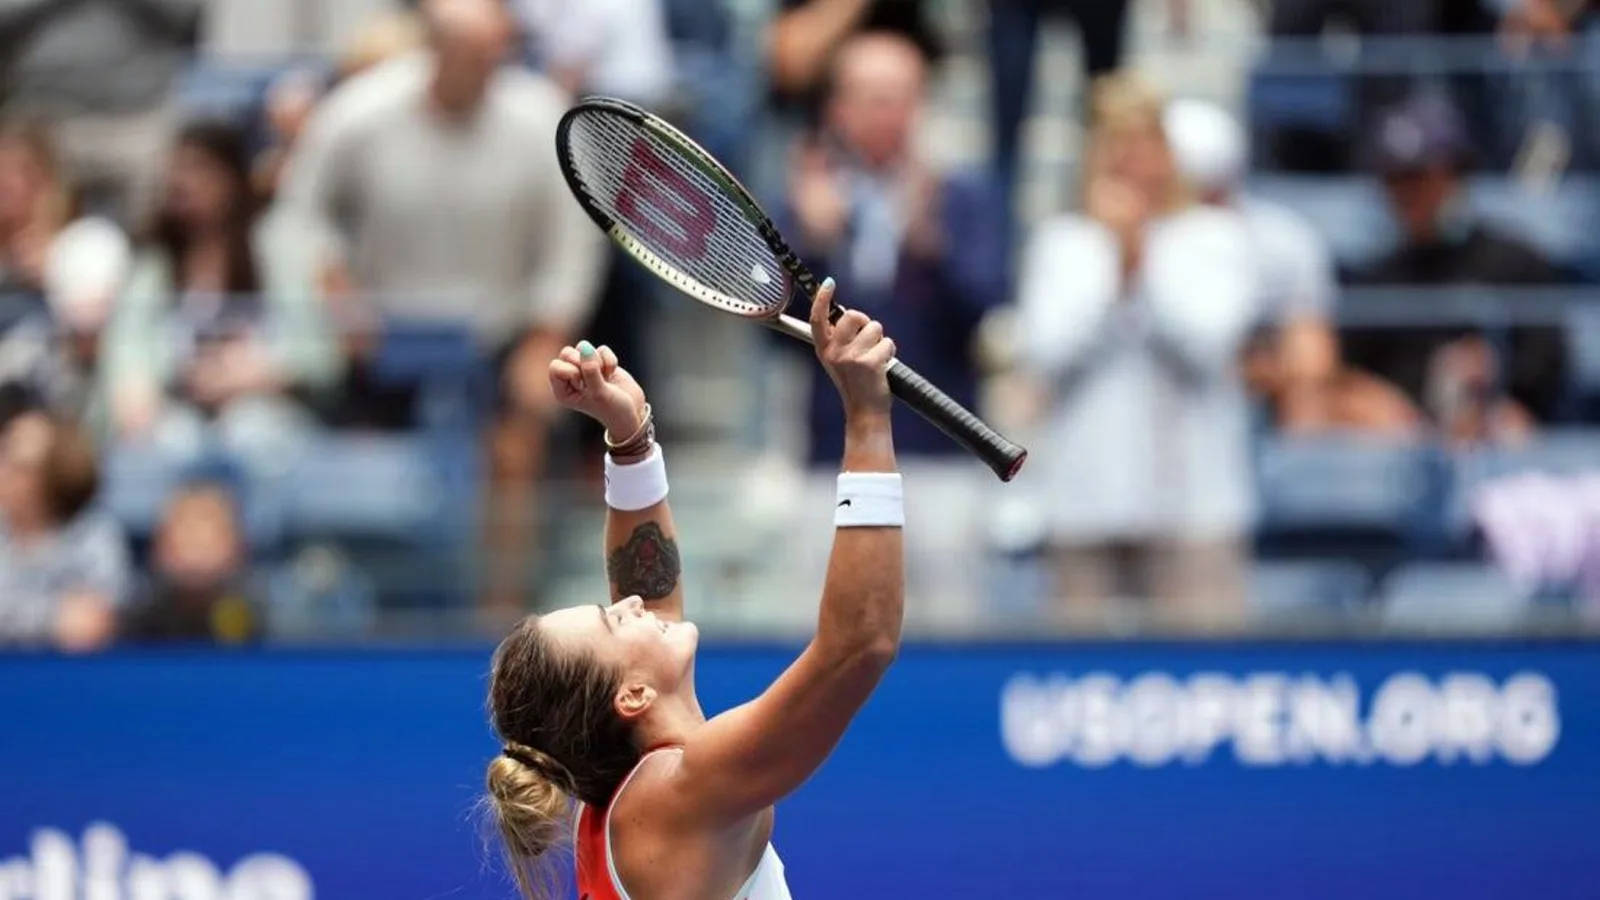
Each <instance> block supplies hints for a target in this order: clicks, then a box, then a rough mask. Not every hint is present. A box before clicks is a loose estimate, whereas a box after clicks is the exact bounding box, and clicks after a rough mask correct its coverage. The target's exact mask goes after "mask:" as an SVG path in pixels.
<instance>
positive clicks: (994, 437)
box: [888, 359, 1028, 481]
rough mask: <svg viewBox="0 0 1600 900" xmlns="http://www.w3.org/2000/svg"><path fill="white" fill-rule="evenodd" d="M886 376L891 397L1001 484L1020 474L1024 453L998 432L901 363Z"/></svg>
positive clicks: (891, 367)
mask: <svg viewBox="0 0 1600 900" xmlns="http://www.w3.org/2000/svg"><path fill="white" fill-rule="evenodd" d="M888 374H889V391H890V392H891V393H893V394H894V395H895V396H896V397H899V398H900V399H901V400H902V401H904V402H905V404H906V405H907V406H909V407H911V408H912V409H914V410H916V411H917V415H919V416H922V417H923V418H924V419H927V420H928V421H929V422H932V423H933V424H934V425H935V426H937V427H938V429H939V430H940V431H943V432H944V433H945V434H948V435H950V437H951V438H952V439H953V440H955V442H956V443H958V444H960V445H961V446H963V447H965V448H967V450H968V451H969V452H971V453H972V455H973V456H976V457H977V458H979V459H981V460H983V462H984V464H985V465H987V466H988V467H989V468H991V469H993V470H994V473H995V474H996V475H998V476H1000V480H1001V481H1010V480H1011V479H1012V478H1015V477H1016V475H1017V473H1018V472H1020V471H1022V464H1023V463H1025V462H1027V460H1028V451H1027V450H1025V449H1023V448H1022V447H1019V446H1017V445H1016V444H1013V443H1011V442H1010V441H1008V440H1006V439H1005V437H1004V436H1002V435H1001V434H1000V432H998V431H995V430H994V429H993V428H990V427H989V426H988V425H986V424H984V421H983V420H982V419H980V418H978V417H977V416H975V415H973V414H972V412H971V411H970V410H968V409H967V408H966V407H964V406H962V405H961V404H959V403H957V402H956V401H954V400H952V399H950V395H949V394H946V393H945V392H944V391H941V390H939V389H938V388H936V387H934V386H933V382H931V381H929V380H928V379H926V378H923V377H922V376H921V375H918V374H917V373H916V371H915V370H914V369H912V368H911V367H910V366H908V365H906V364H905V363H903V362H901V361H900V360H898V359H897V360H895V361H894V362H893V363H891V364H890V365H889V373H888Z"/></svg>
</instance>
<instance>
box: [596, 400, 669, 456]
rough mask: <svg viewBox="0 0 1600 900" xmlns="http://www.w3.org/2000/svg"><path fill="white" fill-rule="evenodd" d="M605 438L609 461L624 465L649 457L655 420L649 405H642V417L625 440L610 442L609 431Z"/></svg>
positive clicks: (653, 444)
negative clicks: (637, 425)
mask: <svg viewBox="0 0 1600 900" xmlns="http://www.w3.org/2000/svg"><path fill="white" fill-rule="evenodd" d="M605 437H606V453H607V455H608V456H610V458H611V459H614V460H616V461H617V462H619V463H622V464H624V465H627V464H629V463H635V462H638V461H640V460H642V459H644V458H645V457H646V456H648V455H649V453H650V448H651V447H653V446H655V442H656V420H655V415H654V414H653V413H652V412H651V410H650V404H648V403H646V404H645V405H644V415H643V417H642V418H641V421H640V422H639V427H638V428H636V429H634V432H633V434H632V435H630V436H629V437H628V439H627V440H623V441H614V440H612V439H611V432H610V431H607V432H606V435H605Z"/></svg>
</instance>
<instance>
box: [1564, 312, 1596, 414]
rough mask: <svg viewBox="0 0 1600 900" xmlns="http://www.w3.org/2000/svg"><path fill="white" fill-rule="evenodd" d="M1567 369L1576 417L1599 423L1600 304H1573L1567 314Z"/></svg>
mask: <svg viewBox="0 0 1600 900" xmlns="http://www.w3.org/2000/svg"><path fill="white" fill-rule="evenodd" d="M1567 368H1568V373H1569V376H1570V379H1571V381H1570V386H1571V390H1572V394H1573V400H1574V401H1575V405H1576V406H1577V412H1578V413H1579V415H1580V416H1581V417H1582V418H1584V419H1586V420H1588V421H1600V303H1596V302H1595V301H1594V300H1593V299H1590V300H1587V302H1582V303H1574V304H1572V306H1571V307H1570V308H1569V309H1568V310H1567Z"/></svg>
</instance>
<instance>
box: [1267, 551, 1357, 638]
mask: <svg viewBox="0 0 1600 900" xmlns="http://www.w3.org/2000/svg"><path fill="white" fill-rule="evenodd" d="M1370 590H1371V578H1370V576H1369V575H1368V573H1367V570H1366V568H1365V567H1364V566H1362V565H1360V564H1359V563H1355V562H1351V561H1350V560H1343V559H1312V560H1266V561H1262V562H1258V563H1256V564H1255V566H1254V567H1253V568H1252V569H1251V572H1250V612H1251V616H1252V618H1254V619H1256V620H1257V621H1258V622H1260V623H1261V624H1272V623H1276V622H1295V623H1297V624H1307V623H1309V624H1320V623H1321V622H1324V621H1326V620H1327V619H1329V618H1332V617H1338V616H1343V615H1348V614H1349V613H1351V612H1352V611H1353V610H1355V609H1357V608H1358V607H1359V606H1360V605H1361V604H1362V603H1363V601H1365V600H1366V599H1367V596H1368V594H1369V592H1370Z"/></svg>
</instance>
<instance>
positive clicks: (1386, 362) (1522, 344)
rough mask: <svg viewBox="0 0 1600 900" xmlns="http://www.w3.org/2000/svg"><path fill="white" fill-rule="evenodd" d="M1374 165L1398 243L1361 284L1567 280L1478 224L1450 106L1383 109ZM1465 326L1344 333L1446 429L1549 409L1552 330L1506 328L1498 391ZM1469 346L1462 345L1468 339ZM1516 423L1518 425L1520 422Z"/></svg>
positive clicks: (1353, 352) (1460, 431)
mask: <svg viewBox="0 0 1600 900" xmlns="http://www.w3.org/2000/svg"><path fill="white" fill-rule="evenodd" d="M1374 137H1375V143H1374V146H1373V148H1372V152H1371V163H1372V165H1373V167H1374V168H1375V169H1376V170H1377V171H1378V173H1379V174H1380V175H1382V177H1383V181H1384V188H1385V190H1386V191H1387V192H1388V195H1389V202H1390V205H1391V207H1392V209H1393V211H1394V215H1395V218H1396V220H1397V221H1398V224H1399V226H1400V232H1401V244H1400V246H1399V247H1397V248H1396V249H1395V250H1394V251H1393V252H1392V253H1390V254H1389V255H1388V256H1386V257H1384V258H1383V259H1380V260H1378V261H1377V262H1376V263H1374V264H1373V265H1371V266H1368V267H1366V268H1364V269H1362V270H1359V271H1356V272H1353V273H1352V274H1351V280H1352V281H1353V282H1355V283H1357V284H1366V285H1418V286H1422V285H1427V286H1444V285H1468V284H1492V285H1506V286H1512V285H1523V286H1526V285H1549V284H1560V283H1563V282H1566V281H1568V280H1570V278H1569V276H1568V274H1567V273H1565V272H1563V271H1562V270H1561V269H1560V268H1559V267H1557V266H1555V265H1554V264H1552V263H1551V262H1550V261H1549V260H1547V259H1546V258H1545V257H1544V256H1543V255H1542V254H1540V253H1539V251H1538V250H1536V249H1534V248H1533V247H1532V246H1530V245H1528V244H1526V243H1524V242H1523V241H1521V240H1519V239H1518V238H1515V237H1513V236H1511V235H1508V234H1505V233H1502V232H1500V231H1499V230H1497V229H1496V228H1494V227H1492V226H1489V225H1485V224H1484V223H1482V222H1480V221H1478V220H1476V219H1475V218H1474V217H1473V215H1472V213H1471V211H1470V204H1469V201H1468V197H1467V191H1468V187H1467V184H1466V181H1465V178H1464V170H1465V167H1466V165H1467V164H1468V160H1469V148H1468V145H1467V142H1466V138H1465V136H1464V132H1463V130H1462V127H1461V123H1460V120H1459V118H1458V117H1457V116H1456V114H1455V111H1454V110H1453V108H1452V107H1450V106H1449V105H1448V104H1447V103H1445V102H1443V101H1442V100H1439V99H1438V98H1435V97H1423V96H1419V97H1416V98H1413V99H1411V100H1408V101H1406V102H1405V103H1403V104H1401V105H1399V106H1397V107H1394V108H1392V109H1389V110H1387V111H1385V113H1384V114H1383V116H1382V117H1381V118H1380V119H1379V127H1378V130H1377V132H1376V133H1375V135H1374ZM1466 331H1467V330H1466V329H1461V328H1416V329H1406V330H1404V331H1395V330H1393V329H1391V330H1388V331H1383V332H1373V333H1370V334H1352V335H1351V336H1350V339H1349V341H1348V345H1347V346H1348V352H1349V354H1350V358H1351V359H1352V360H1353V361H1355V362H1357V363H1358V364H1360V365H1362V366H1364V367H1365V368H1368V369H1370V370H1372V371H1374V372H1377V373H1378V374H1380V375H1383V376H1384V377H1386V378H1389V379H1391V380H1393V381H1394V382H1395V383H1396V384H1398V385H1399V386H1400V387H1401V388H1402V389H1403V390H1404V391H1406V393H1407V394H1409V395H1410V396H1411V398H1412V399H1413V400H1414V401H1415V402H1417V403H1419V404H1421V405H1423V406H1424V407H1425V408H1426V409H1427V411H1428V412H1429V413H1430V415H1432V416H1433V418H1434V421H1435V422H1436V424H1438V425H1439V426H1440V427H1441V428H1442V429H1443V430H1444V431H1445V432H1446V433H1449V434H1455V435H1457V436H1458V437H1461V438H1463V439H1475V438H1476V437H1483V438H1487V437H1490V436H1491V435H1489V434H1487V433H1482V434H1480V433H1478V430H1477V429H1476V428H1475V427H1473V426H1472V425H1471V424H1470V423H1472V422H1481V423H1488V422H1492V421H1494V422H1502V423H1504V424H1506V425H1507V426H1515V427H1513V428H1512V432H1511V433H1510V434H1508V435H1506V436H1511V437H1514V436H1516V435H1518V434H1521V433H1523V432H1525V430H1526V428H1525V425H1526V424H1527V423H1529V422H1531V420H1545V419H1548V418H1550V417H1552V416H1553V415H1555V413H1556V411H1557V406H1558V404H1559V401H1560V396H1561V392H1562V385H1563V384H1564V376H1563V368H1564V360H1563V357H1564V348H1563V343H1562V337H1561V334H1560V333H1559V331H1558V330H1556V329H1552V328H1543V327H1527V328H1516V329H1513V330H1512V332H1513V333H1512V336H1511V337H1512V340H1511V358H1510V360H1509V363H1510V364H1509V367H1507V369H1506V372H1505V378H1504V381H1505V382H1506V384H1505V390H1502V389H1501V388H1500V387H1498V386H1497V385H1496V384H1493V383H1486V382H1485V381H1484V379H1486V378H1489V377H1490V376H1491V374H1493V373H1496V372H1498V371H1499V370H1500V369H1501V367H1502V365H1503V362H1502V361H1500V360H1498V359H1496V358H1495V356H1496V355H1495V354H1494V353H1493V351H1492V350H1491V348H1490V347H1489V346H1488V345H1487V344H1485V343H1484V342H1483V339H1482V337H1481V336H1476V335H1466V336H1465V339H1466V341H1467V345H1456V342H1457V341H1460V340H1462V339H1463V337H1464V334H1465V333H1466ZM1469 345H1470V346H1469ZM1518 423H1522V424H1518Z"/></svg>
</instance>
